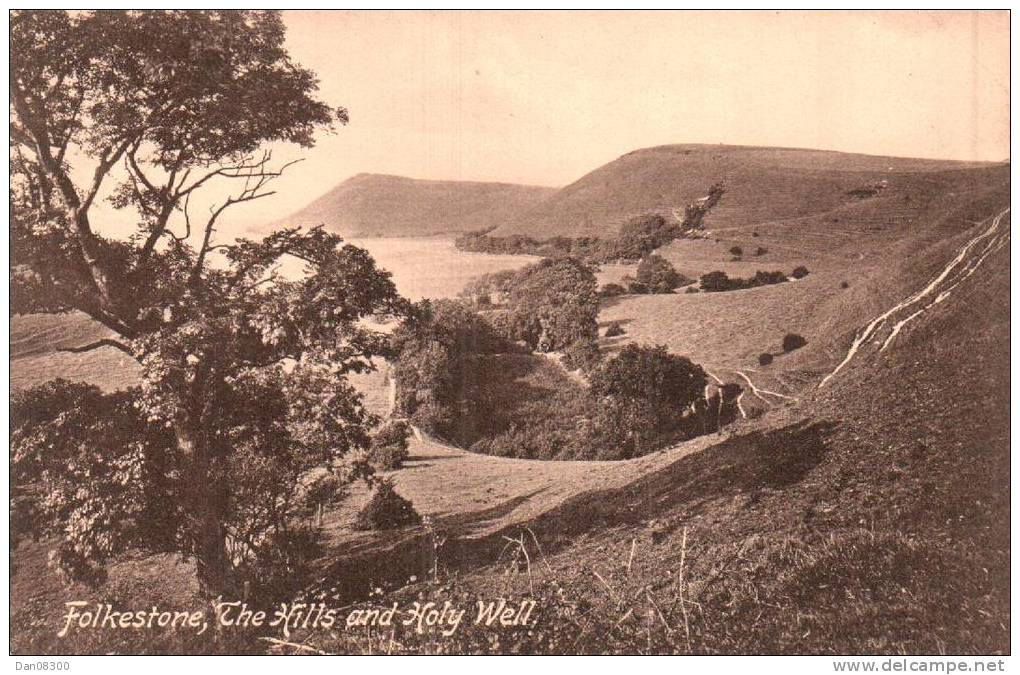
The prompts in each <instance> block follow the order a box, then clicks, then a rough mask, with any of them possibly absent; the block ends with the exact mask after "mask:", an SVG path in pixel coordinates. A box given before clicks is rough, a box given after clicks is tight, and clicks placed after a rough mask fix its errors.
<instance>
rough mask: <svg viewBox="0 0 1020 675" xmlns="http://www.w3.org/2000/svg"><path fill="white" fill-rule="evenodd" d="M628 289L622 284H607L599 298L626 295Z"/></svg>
mask: <svg viewBox="0 0 1020 675" xmlns="http://www.w3.org/2000/svg"><path fill="white" fill-rule="evenodd" d="M626 292H627V289H626V288H624V287H623V286H621V285H620V284H605V285H604V286H602V288H600V289H599V297H601V298H615V297H616V296H618V295H624V294H625V293H626Z"/></svg>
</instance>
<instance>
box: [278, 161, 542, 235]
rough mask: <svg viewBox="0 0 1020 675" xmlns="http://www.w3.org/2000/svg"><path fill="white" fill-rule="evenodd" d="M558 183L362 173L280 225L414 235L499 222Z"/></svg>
mask: <svg viewBox="0 0 1020 675" xmlns="http://www.w3.org/2000/svg"><path fill="white" fill-rule="evenodd" d="M553 192H555V190H554V189H553V188H545V187H536V186H531V185H512V184H508V183H474V182H457V181H433V180H416V179H413V178H403V177H400V176H385V175H379V174H366V173H362V174H358V175H357V176H354V177H353V178H350V179H348V180H346V181H344V182H343V183H340V184H339V185H338V186H336V187H335V188H333V189H332V190H330V191H329V192H327V193H326V194H324V195H323V196H321V197H319V198H318V199H316V200H315V201H313V202H312V203H311V204H309V205H308V206H306V207H304V208H303V209H301V210H300V211H298V212H297V213H295V214H293V215H291V216H289V217H287V218H284V219H283V220H282V221H280V222H279V223H278V225H286V226H294V225H319V224H324V225H326V227H328V228H329V229H331V230H334V231H336V232H339V233H340V234H343V235H345V236H348V237H414V236H421V235H435V234H455V233H459V232H467V231H470V230H482V229H488V228H492V227H498V226H500V225H504V224H506V223H508V222H512V221H513V220H515V219H516V218H517V216H518V214H520V213H522V212H523V211H525V210H527V209H528V208H530V207H532V206H534V205H535V204H537V203H538V202H539V201H540V200H542V199H544V198H546V197H548V196H549V195H551V194H552V193H553Z"/></svg>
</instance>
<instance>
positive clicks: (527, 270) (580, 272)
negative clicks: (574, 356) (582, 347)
mask: <svg viewBox="0 0 1020 675" xmlns="http://www.w3.org/2000/svg"><path fill="white" fill-rule="evenodd" d="M508 304H509V305H510V315H511V322H512V324H513V326H514V329H515V331H516V334H517V335H518V337H519V338H520V339H522V340H524V341H525V342H527V343H528V345H529V346H530V347H531V348H532V349H533V350H536V351H540V352H549V351H557V350H562V349H566V348H567V347H569V346H570V345H572V344H573V343H575V342H579V341H586V340H588V341H594V340H596V339H597V338H598V312H599V299H598V283H597V282H596V280H595V273H594V272H593V271H592V269H591V268H590V267H588V266H587V265H585V264H584V263H582V262H580V261H579V260H577V259H575V258H544V259H542V260H540V261H539V262H537V263H534V264H531V265H528V266H527V267H524V268H522V269H521V270H520V271H519V272H518V274H517V276H516V278H515V279H514V282H513V284H512V287H511V289H510V297H509V303H508Z"/></svg>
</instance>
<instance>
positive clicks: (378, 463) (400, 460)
mask: <svg viewBox="0 0 1020 675" xmlns="http://www.w3.org/2000/svg"><path fill="white" fill-rule="evenodd" d="M410 454H411V453H410V452H408V450H407V445H406V444H405V445H403V446H400V445H379V446H376V445H373V446H372V448H371V449H370V450H369V451H368V461H369V462H371V463H372V465H373V466H374V467H375V468H377V469H379V470H380V471H395V470H396V469H399V468H400V467H402V466H404V462H405V461H407V457H408V456H409V455H410Z"/></svg>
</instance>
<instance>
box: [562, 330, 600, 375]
mask: <svg viewBox="0 0 1020 675" xmlns="http://www.w3.org/2000/svg"><path fill="white" fill-rule="evenodd" d="M598 362H599V346H598V343H597V342H595V340H591V339H588V338H582V339H580V340H578V341H577V342H574V343H571V345H570V346H569V347H567V348H566V349H564V350H563V365H564V367H566V368H567V370H577V369H578V368H580V369H581V370H584V371H587V370H588V369H589V368H591V367H592V366H594V365H595V364H597V363H598Z"/></svg>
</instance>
